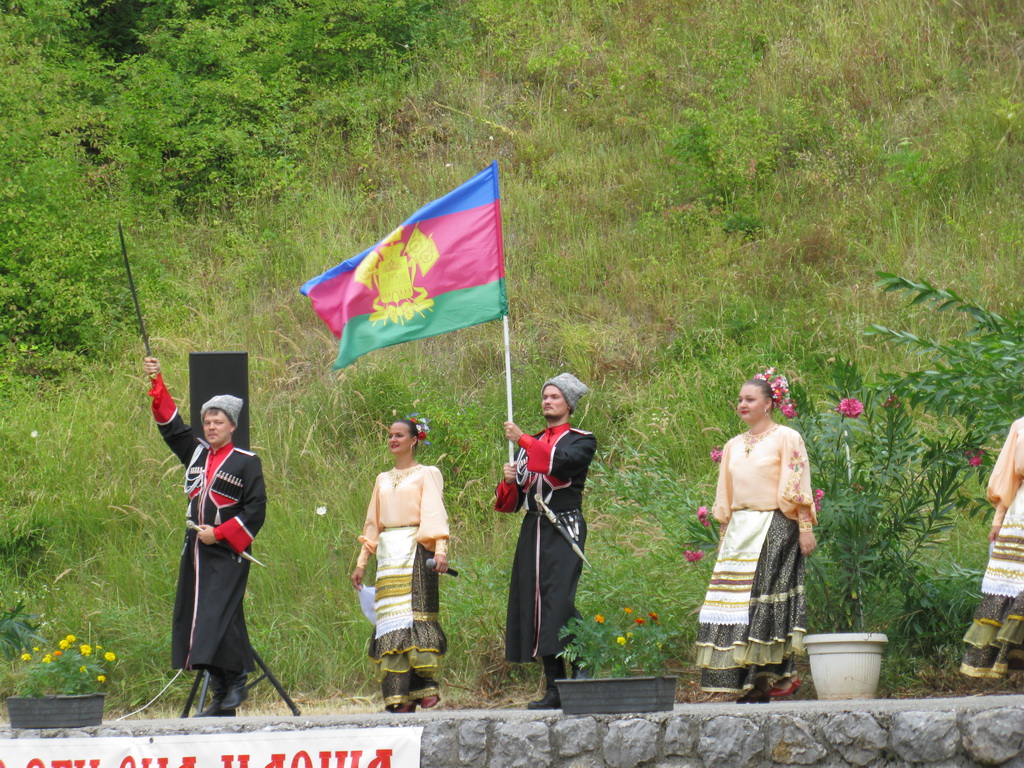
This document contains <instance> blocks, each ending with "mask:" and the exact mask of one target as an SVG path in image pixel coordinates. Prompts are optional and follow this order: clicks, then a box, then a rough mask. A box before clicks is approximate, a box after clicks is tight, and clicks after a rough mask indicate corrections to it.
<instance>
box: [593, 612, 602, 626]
mask: <svg viewBox="0 0 1024 768" xmlns="http://www.w3.org/2000/svg"><path fill="white" fill-rule="evenodd" d="M594 621H596V622H597V623H598V624H604V616H602V615H601V614H600V613H599V614H597V616H595V617H594Z"/></svg>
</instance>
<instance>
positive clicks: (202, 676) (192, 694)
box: [181, 646, 302, 717]
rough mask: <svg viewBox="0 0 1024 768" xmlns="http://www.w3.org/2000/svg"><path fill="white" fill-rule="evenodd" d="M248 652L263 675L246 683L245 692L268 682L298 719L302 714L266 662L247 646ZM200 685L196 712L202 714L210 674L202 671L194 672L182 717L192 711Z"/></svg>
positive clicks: (232, 713)
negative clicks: (265, 681) (260, 683)
mask: <svg viewBox="0 0 1024 768" xmlns="http://www.w3.org/2000/svg"><path fill="white" fill-rule="evenodd" d="M249 650H250V651H251V652H252V658H253V661H255V662H256V666H258V667H259V668H260V669H261V670H263V674H261V675H260V676H259V677H257V678H256V679H255V680H253V681H252V682H251V683H246V685H245V690H247V691H250V690H252V688H253V687H254V686H255V685H256V684H257V683H258V682H260V681H261V680H269V681H270V684H271V685H273V686H274V688H275V689H276V690H277V693H278V695H279V696H280V697H281V700H282V701H283V702H284V703H285V704H287V705H288V709H290V710H291V711H292V714H293V715H295V717H298V716H299V715H300V714H302V713H301V712H299V708H298V707H297V706H296V705H295V702H294V701H292V700H291V697H290V696H289V695H288V692H287V691H285V689H284V686H282V685H281V683H280V682H278V679H277V678H276V677H274V673H273V672H271V671H270V667H268V666H267V662H265V661H264V660H263V658H262V657H261V656H260V655H259V654H258V653H256V649H255V648H253V647H252V646H249ZM200 683H202V690H201V691H199V702H198V703H197V704H196V711H197V712H202V711H203V708H204V707H205V706H206V691H207V688H209V685H210V673H209V671H207V670H205V669H203V670H200V671H198V672H196V679H195V681H193V683H192V690H191V691H189V694H188V700H187V701H186V702H185V708H184V709H183V710H182V712H181V716H182V717H188V713H189V710H190V709H192V702H193V701H195V698H196V691H198V690H199V685H200ZM222 711H223V712H224V714H225V715H228V713H230V714H231V715H234V714H235V711H234V710H233V709H231V710H222Z"/></svg>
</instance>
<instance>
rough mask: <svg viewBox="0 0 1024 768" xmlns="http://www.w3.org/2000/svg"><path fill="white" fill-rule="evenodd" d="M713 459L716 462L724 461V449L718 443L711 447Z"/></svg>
mask: <svg viewBox="0 0 1024 768" xmlns="http://www.w3.org/2000/svg"><path fill="white" fill-rule="evenodd" d="M711 460H712V461H713V462H715V464H721V463H722V449H721V448H719V447H718V446H717V445H716V446H715V447H714V448H712V449H711Z"/></svg>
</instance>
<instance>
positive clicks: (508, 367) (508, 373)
mask: <svg viewBox="0 0 1024 768" xmlns="http://www.w3.org/2000/svg"><path fill="white" fill-rule="evenodd" d="M501 319H502V321H503V323H504V326H505V396H506V398H507V400H508V421H512V351H511V345H510V344H509V340H508V315H502V318H501ZM513 461H515V449H514V448H513V446H512V443H511V441H510V442H509V444H508V463H509V464H511V463H512V462H513Z"/></svg>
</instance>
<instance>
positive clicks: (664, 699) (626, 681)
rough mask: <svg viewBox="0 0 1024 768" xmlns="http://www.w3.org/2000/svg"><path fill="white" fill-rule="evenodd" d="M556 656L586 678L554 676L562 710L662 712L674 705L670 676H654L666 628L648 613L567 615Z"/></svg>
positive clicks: (660, 664)
mask: <svg viewBox="0 0 1024 768" xmlns="http://www.w3.org/2000/svg"><path fill="white" fill-rule="evenodd" d="M561 636H562V637H568V638H570V641H569V644H568V645H567V646H566V649H565V651H563V653H562V655H563V656H564V657H565V658H567V659H568V660H569V661H571V662H572V663H573V665H574V666H577V667H579V668H580V669H581V670H583V672H584V674H586V675H589V678H584V679H576V680H559V681H558V682H557V685H558V694H559V696H560V697H561V699H562V711H563V712H565V713H566V714H574V715H575V714H592V713H599V712H600V713H621V712H663V711H668V710H671V709H672V707H673V705H674V703H675V691H676V679H675V678H674V677H666V676H657V673H658V672H660V671H661V670H662V669H663V668H664V666H665V653H664V647H665V643H666V642H667V641H668V639H669V633H668V630H667V629H665V627H663V626H662V624H661V620H660V619H659V618H658V614H657V613H655V612H654V611H650V612H648V613H642V612H638V611H634V610H633V609H632V608H629V607H626V608H623V609H621V610H617V611H611V612H609V615H608V616H605V615H604V614H602V613H598V614H595V615H594V616H593V617H591V618H583V619H572V620H571V621H570V622H569V623H568V624H567V625H566V626H565V627H563V628H562V631H561Z"/></svg>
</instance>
